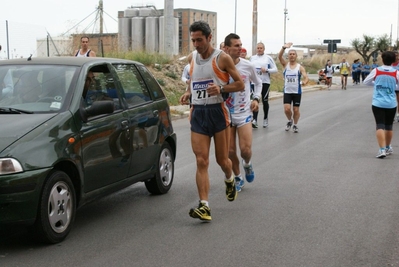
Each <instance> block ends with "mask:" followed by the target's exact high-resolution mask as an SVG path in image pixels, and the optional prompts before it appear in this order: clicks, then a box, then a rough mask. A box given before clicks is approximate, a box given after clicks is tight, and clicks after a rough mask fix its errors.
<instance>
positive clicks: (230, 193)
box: [224, 179, 237, 201]
mask: <svg viewBox="0 0 399 267" xmlns="http://www.w3.org/2000/svg"><path fill="white" fill-rule="evenodd" d="M224 183H225V184H226V197H227V200H228V201H234V200H235V199H236V197H237V190H236V183H235V180H234V179H232V180H231V182H230V181H224Z"/></svg>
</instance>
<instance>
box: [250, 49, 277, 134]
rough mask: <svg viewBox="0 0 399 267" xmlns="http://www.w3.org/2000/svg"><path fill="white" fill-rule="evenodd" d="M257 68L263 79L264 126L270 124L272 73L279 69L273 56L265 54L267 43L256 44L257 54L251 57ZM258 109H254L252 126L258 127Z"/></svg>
mask: <svg viewBox="0 0 399 267" xmlns="http://www.w3.org/2000/svg"><path fill="white" fill-rule="evenodd" d="M249 60H250V61H251V62H252V63H253V64H254V66H255V68H256V73H257V74H258V76H259V78H260V79H261V80H262V104H263V128H266V127H267V126H268V125H269V118H268V115H269V91H270V74H271V73H276V72H277V71H278V69H277V66H276V63H275V62H274V60H273V58H272V57H271V56H269V55H266V54H265V45H264V44H263V43H258V44H257V45H256V55H253V56H252V57H251V58H250V59H249ZM258 113H259V112H258V111H254V113H253V115H254V118H253V121H252V127H253V128H258V123H257V121H258Z"/></svg>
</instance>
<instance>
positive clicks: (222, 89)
mask: <svg viewBox="0 0 399 267" xmlns="http://www.w3.org/2000/svg"><path fill="white" fill-rule="evenodd" d="M219 87H220V93H224V87H223V85H219Z"/></svg>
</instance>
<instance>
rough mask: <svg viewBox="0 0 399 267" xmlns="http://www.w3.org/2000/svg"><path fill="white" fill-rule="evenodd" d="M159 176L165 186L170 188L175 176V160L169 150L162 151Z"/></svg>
mask: <svg viewBox="0 0 399 267" xmlns="http://www.w3.org/2000/svg"><path fill="white" fill-rule="evenodd" d="M159 174H160V176H161V177H160V178H161V181H162V183H163V185H164V186H168V185H169V183H170V181H171V179H172V175H173V160H172V155H171V153H170V151H169V150H168V149H164V150H162V153H161V156H160V158H159Z"/></svg>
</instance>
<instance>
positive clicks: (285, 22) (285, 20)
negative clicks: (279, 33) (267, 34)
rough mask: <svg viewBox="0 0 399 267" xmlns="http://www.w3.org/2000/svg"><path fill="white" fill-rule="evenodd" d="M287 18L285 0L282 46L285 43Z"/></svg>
mask: <svg viewBox="0 0 399 267" xmlns="http://www.w3.org/2000/svg"><path fill="white" fill-rule="evenodd" d="M287 17H288V9H287V0H285V5H284V44H285V43H286V39H285V37H286V34H287V31H286V29H287Z"/></svg>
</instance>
